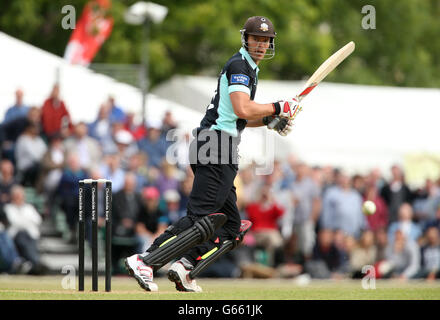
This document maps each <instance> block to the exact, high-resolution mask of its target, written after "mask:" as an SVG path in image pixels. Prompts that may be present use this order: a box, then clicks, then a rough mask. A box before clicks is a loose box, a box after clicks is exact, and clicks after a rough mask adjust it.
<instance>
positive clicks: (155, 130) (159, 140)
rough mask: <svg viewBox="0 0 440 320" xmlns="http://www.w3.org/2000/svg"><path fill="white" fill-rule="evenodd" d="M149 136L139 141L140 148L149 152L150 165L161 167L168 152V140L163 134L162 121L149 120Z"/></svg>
mask: <svg viewBox="0 0 440 320" xmlns="http://www.w3.org/2000/svg"><path fill="white" fill-rule="evenodd" d="M147 127H148V132H147V136H146V137H145V138H143V139H141V140H139V141H138V146H139V149H140V150H142V151H143V152H145V153H146V154H148V156H149V157H150V165H152V166H154V167H156V168H160V165H161V163H162V160H163V158H164V157H165V155H166V152H167V147H168V144H167V141H166V140H165V138H164V137H163V136H162V135H161V123H160V121H155V120H150V121H148V122H147Z"/></svg>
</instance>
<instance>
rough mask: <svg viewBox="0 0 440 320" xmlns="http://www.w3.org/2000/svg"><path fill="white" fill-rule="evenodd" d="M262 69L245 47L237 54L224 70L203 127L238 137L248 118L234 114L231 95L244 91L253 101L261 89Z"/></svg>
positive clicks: (201, 124)
mask: <svg viewBox="0 0 440 320" xmlns="http://www.w3.org/2000/svg"><path fill="white" fill-rule="evenodd" d="M258 71H259V69H258V66H257V65H256V64H255V62H254V60H252V58H251V56H250V55H249V53H248V52H247V51H246V50H245V49H244V48H241V49H240V51H239V52H237V53H236V54H235V55H233V56H232V57H231V58H230V59H229V60H228V62H226V64H225V66H224V67H223V69H222V71H221V73H220V76H219V78H218V83H217V90H216V91H215V95H214V97H213V98H212V100H211V103H210V104H209V106H208V107H207V109H206V114H205V116H204V118H203V119H202V121H201V123H200V128H199V130H200V129H210V130H218V131H224V132H226V133H228V134H229V135H231V136H232V137H238V136H239V135H240V133H241V131H243V129H244V128H245V126H246V124H247V120H245V119H240V118H238V117H237V115H236V114H235V113H234V109H233V107H232V103H231V99H230V97H229V94H230V93H232V92H235V91H241V92H245V93H247V94H248V95H249V97H250V99H251V100H253V99H254V97H255V92H256V91H257V83H258Z"/></svg>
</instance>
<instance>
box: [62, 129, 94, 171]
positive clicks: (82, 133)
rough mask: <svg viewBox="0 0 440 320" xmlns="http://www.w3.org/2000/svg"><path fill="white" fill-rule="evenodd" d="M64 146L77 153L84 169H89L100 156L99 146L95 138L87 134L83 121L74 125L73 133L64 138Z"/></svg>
mask: <svg viewBox="0 0 440 320" xmlns="http://www.w3.org/2000/svg"><path fill="white" fill-rule="evenodd" d="M64 148H65V149H66V150H69V152H75V153H76V154H77V155H78V157H79V163H80V165H81V168H82V169H84V170H85V171H89V170H90V168H91V167H92V166H93V165H95V164H96V163H98V162H99V161H100V160H101V157H102V154H101V147H100V145H99V144H98V141H97V140H95V139H94V138H92V137H90V136H89V135H88V128H87V125H86V123H85V122H79V123H78V124H76V125H75V126H74V128H73V134H72V135H71V136H70V137H68V138H67V139H65V140H64Z"/></svg>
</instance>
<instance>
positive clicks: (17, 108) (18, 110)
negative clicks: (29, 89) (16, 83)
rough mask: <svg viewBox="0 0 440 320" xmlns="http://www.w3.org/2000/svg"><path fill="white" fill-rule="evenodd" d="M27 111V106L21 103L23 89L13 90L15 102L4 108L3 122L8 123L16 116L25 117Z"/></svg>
mask: <svg viewBox="0 0 440 320" xmlns="http://www.w3.org/2000/svg"><path fill="white" fill-rule="evenodd" d="M28 111H29V106H27V105H25V104H24V103H23V90H21V89H17V90H16V91H15V104H14V105H13V106H11V107H10V108H9V109H8V110H6V113H5V118H4V120H3V123H8V122H11V121H13V120H15V119H18V118H26V117H27V113H28Z"/></svg>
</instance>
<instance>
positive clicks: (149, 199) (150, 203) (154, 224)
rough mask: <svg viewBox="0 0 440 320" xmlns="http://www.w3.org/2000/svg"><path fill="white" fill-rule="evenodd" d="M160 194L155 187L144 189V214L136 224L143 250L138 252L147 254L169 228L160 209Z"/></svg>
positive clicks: (141, 214)
mask: <svg viewBox="0 0 440 320" xmlns="http://www.w3.org/2000/svg"><path fill="white" fill-rule="evenodd" d="M159 200H160V194H159V190H157V188H155V187H145V188H143V189H142V202H143V206H142V212H141V213H140V215H139V219H138V223H137V224H136V234H137V235H138V237H140V239H141V244H142V245H141V248H140V249H138V250H137V252H145V251H146V250H147V249H148V248H149V247H150V245H151V244H152V243H153V241H154V239H156V238H157V237H158V236H159V235H160V234H162V232H164V231H165V229H166V228H167V227H168V222H169V220H168V218H167V217H166V214H165V213H164V212H163V211H162V210H161V209H159Z"/></svg>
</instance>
